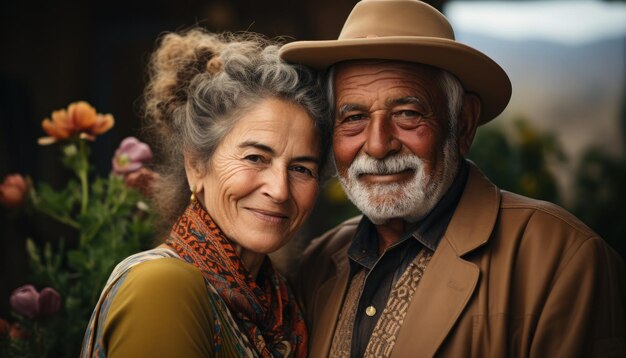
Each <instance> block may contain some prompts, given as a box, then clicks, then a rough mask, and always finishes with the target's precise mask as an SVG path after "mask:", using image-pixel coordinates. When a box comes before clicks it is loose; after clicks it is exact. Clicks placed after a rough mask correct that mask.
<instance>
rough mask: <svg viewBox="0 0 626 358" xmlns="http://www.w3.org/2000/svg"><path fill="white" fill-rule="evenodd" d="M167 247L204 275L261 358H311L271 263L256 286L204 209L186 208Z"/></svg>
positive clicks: (296, 315)
mask: <svg viewBox="0 0 626 358" xmlns="http://www.w3.org/2000/svg"><path fill="white" fill-rule="evenodd" d="M166 243H167V244H168V245H169V246H171V247H172V248H173V249H174V250H175V251H176V252H177V253H178V255H179V256H180V257H181V258H182V259H183V260H185V261H187V262H189V263H191V264H192V265H194V266H196V267H197V268H198V269H200V271H201V272H202V274H203V275H204V277H205V279H206V280H207V284H210V285H212V286H213V287H214V288H215V289H216V290H217V292H218V293H219V295H220V296H221V297H222V299H223V300H224V301H225V302H226V305H227V306H228V308H229V309H230V311H231V313H232V316H233V318H235V320H236V321H237V323H238V324H239V327H240V329H241V331H242V332H244V333H245V334H246V336H247V338H248V340H249V341H250V342H251V343H252V345H253V346H254V348H255V349H256V351H257V352H258V354H259V356H261V357H305V356H306V347H307V331H306V326H305V324H304V320H303V318H302V314H301V312H300V310H299V308H298V305H297V304H296V300H295V298H294V297H293V294H292V293H291V291H290V290H289V289H288V288H287V285H286V283H285V281H284V279H283V278H282V277H281V276H279V275H278V274H277V273H276V272H275V271H274V269H273V267H272V264H271V262H270V260H269V259H267V258H266V259H265V261H264V263H263V266H262V267H261V269H260V271H259V277H258V279H257V280H256V281H255V280H254V278H253V277H252V276H251V275H250V273H249V272H248V270H247V269H246V268H245V267H244V265H243V263H242V262H241V260H240V259H239V256H238V255H237V252H236V251H235V248H234V247H233V245H232V244H231V242H230V241H229V240H228V238H226V236H225V235H224V233H223V232H222V231H221V230H220V228H219V227H218V226H217V224H215V222H213V220H212V219H211V217H210V216H209V214H208V213H207V211H206V210H205V209H204V208H203V207H202V205H200V203H198V202H197V201H196V202H194V203H192V204H190V205H189V206H188V207H187V209H186V210H185V212H184V213H183V215H182V216H181V217H180V218H179V219H178V221H177V222H176V223H175V224H174V226H173V227H172V230H171V232H170V237H169V239H168V240H167V242H166Z"/></svg>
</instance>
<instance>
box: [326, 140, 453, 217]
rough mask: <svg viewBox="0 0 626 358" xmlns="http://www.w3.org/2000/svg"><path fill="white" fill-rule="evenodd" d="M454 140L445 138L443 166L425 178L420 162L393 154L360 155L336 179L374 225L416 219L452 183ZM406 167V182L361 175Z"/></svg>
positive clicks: (431, 205) (424, 213)
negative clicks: (380, 157)
mask: <svg viewBox="0 0 626 358" xmlns="http://www.w3.org/2000/svg"><path fill="white" fill-rule="evenodd" d="M458 159H459V154H458V151H457V145H456V141H455V140H454V139H448V140H447V141H446V143H445V144H444V148H443V161H444V162H443V168H442V169H441V172H440V173H433V177H428V176H427V174H426V172H425V165H424V161H423V160H422V159H420V158H419V157H418V156H416V155H414V154H405V155H394V156H392V157H389V158H385V159H383V160H377V159H373V158H371V157H370V156H368V155H367V154H360V155H358V156H357V158H355V159H354V161H353V162H352V164H350V167H349V168H348V171H347V173H346V174H345V175H343V174H342V173H339V175H338V177H339V182H340V183H341V186H342V187H343V190H344V191H345V192H346V194H347V195H348V198H349V199H350V201H352V203H353V204H354V205H356V207H357V208H359V210H361V212H362V213H363V215H365V216H367V217H368V218H369V219H370V220H371V221H372V223H374V224H375V225H381V224H384V223H385V222H387V221H388V220H389V219H392V218H401V219H404V220H406V221H409V222H416V221H419V220H421V219H422V218H424V217H425V216H426V215H427V214H428V213H429V212H430V211H431V210H432V209H433V208H434V207H435V205H436V204H437V203H438V202H439V200H441V198H442V197H443V195H444V194H445V193H446V191H447V190H448V188H449V187H450V185H451V184H452V182H453V180H454V178H455V176H456V172H457V169H458ZM407 169H410V170H412V171H413V172H414V175H413V178H412V179H411V180H410V181H408V182H406V183H402V184H400V183H374V184H365V183H363V182H362V181H360V180H359V177H360V175H362V174H393V173H399V172H402V171H404V170H407Z"/></svg>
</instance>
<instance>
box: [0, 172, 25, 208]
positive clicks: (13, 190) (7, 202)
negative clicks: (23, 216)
mask: <svg viewBox="0 0 626 358" xmlns="http://www.w3.org/2000/svg"><path fill="white" fill-rule="evenodd" d="M27 194H28V182H27V181H26V179H24V177H23V176H21V175H20V174H11V175H7V176H6V177H5V178H4V180H3V181H2V183H0V205H4V206H6V207H7V208H18V207H20V206H22V204H23V203H24V200H26V195H27Z"/></svg>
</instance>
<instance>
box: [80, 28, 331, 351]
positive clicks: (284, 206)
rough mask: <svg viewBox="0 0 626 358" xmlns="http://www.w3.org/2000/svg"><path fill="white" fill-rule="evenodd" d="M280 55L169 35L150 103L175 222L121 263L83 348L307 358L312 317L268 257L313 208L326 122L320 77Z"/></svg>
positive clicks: (163, 186) (166, 218)
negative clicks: (307, 318) (306, 317)
mask: <svg viewBox="0 0 626 358" xmlns="http://www.w3.org/2000/svg"><path fill="white" fill-rule="evenodd" d="M277 52H278V48H277V47H276V46H274V45H269V46H268V43H266V42H265V41H264V40H261V39H259V37H255V36H251V35H246V37H242V35H238V36H234V35H228V36H226V35H215V34H209V33H206V32H203V31H201V30H192V31H189V32H186V33H184V34H181V35H179V34H168V35H166V36H165V37H164V38H163V41H162V42H161V45H160V47H159V48H158V49H157V51H156V52H155V54H154V55H153V58H152V71H151V79H150V83H149V85H148V88H147V92H146V93H147V94H146V101H147V102H146V107H147V114H148V116H147V117H148V119H149V123H148V124H149V125H148V129H149V130H150V131H151V132H152V133H153V134H154V137H155V142H157V144H158V149H160V152H161V153H162V155H161V159H162V161H163V163H162V165H160V166H159V167H158V169H157V170H158V171H159V174H160V178H161V182H160V184H159V187H158V190H157V191H156V193H157V194H156V200H157V206H158V208H160V210H159V211H160V213H161V216H162V218H163V222H164V223H165V224H166V225H167V226H168V227H169V228H170V230H169V233H168V234H167V235H166V237H167V238H166V240H165V241H164V243H162V244H161V245H160V246H159V247H157V248H155V249H153V250H150V251H146V252H142V253H139V254H136V255H133V256H131V257H129V258H127V259H126V260H124V261H123V262H122V263H120V264H119V265H118V266H117V267H116V269H115V270H114V272H113V273H112V275H111V277H110V279H109V281H108V283H107V285H106V287H105V289H104V291H103V293H102V296H101V298H100V300H99V302H98V305H97V306H96V309H95V311H94V314H93V316H92V319H91V322H90V325H89V327H88V329H87V332H86V335H85V340H84V344H83V352H82V355H83V356H113V357H117V356H123V357H136V356H168V357H175V356H176V357H215V356H225V357H244V356H250V357H257V356H258V357H291V356H297V357H303V356H305V355H306V342H307V331H306V327H305V325H304V321H303V319H302V315H301V313H300V310H299V308H298V306H297V304H296V301H295V299H294V297H293V295H292V293H291V291H290V289H289V288H288V287H287V285H286V284H285V282H284V280H283V279H282V278H281V277H280V276H279V275H278V274H277V273H276V272H275V271H274V269H273V268H272V264H271V262H270V261H269V259H268V257H267V254H268V253H271V252H273V251H275V250H277V249H278V248H280V247H282V246H283V245H285V244H286V243H287V242H288V241H289V239H291V238H292V237H293V236H294V234H295V233H296V231H297V230H298V228H299V227H300V226H301V225H302V223H303V221H304V220H305V218H306V217H307V215H308V214H309V213H310V211H311V209H312V208H313V205H314V201H315V199H316V195H317V191H318V185H319V177H320V172H321V170H322V169H323V168H322V166H323V164H324V162H325V157H326V153H327V148H328V140H329V132H330V129H329V128H330V127H329V124H328V123H326V122H324V121H323V118H325V117H326V114H327V107H326V102H325V100H324V98H323V96H322V93H323V90H322V88H321V87H320V84H319V81H318V78H317V76H316V75H315V74H313V73H311V72H309V71H308V70H307V69H305V68H301V67H296V66H292V65H288V64H285V63H283V62H281V60H280V59H279V57H278V54H277Z"/></svg>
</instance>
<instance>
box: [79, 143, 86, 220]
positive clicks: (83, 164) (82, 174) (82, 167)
mask: <svg viewBox="0 0 626 358" xmlns="http://www.w3.org/2000/svg"><path fill="white" fill-rule="evenodd" d="M78 143H79V148H80V161H81V165H80V168H79V169H78V173H77V174H78V178H79V179H80V186H81V189H82V197H81V205H80V213H81V214H84V213H85V212H86V211H87V205H88V204H89V183H88V182H87V174H88V171H89V162H88V161H87V150H86V148H85V141H84V140H82V139H79V140H78Z"/></svg>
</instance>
